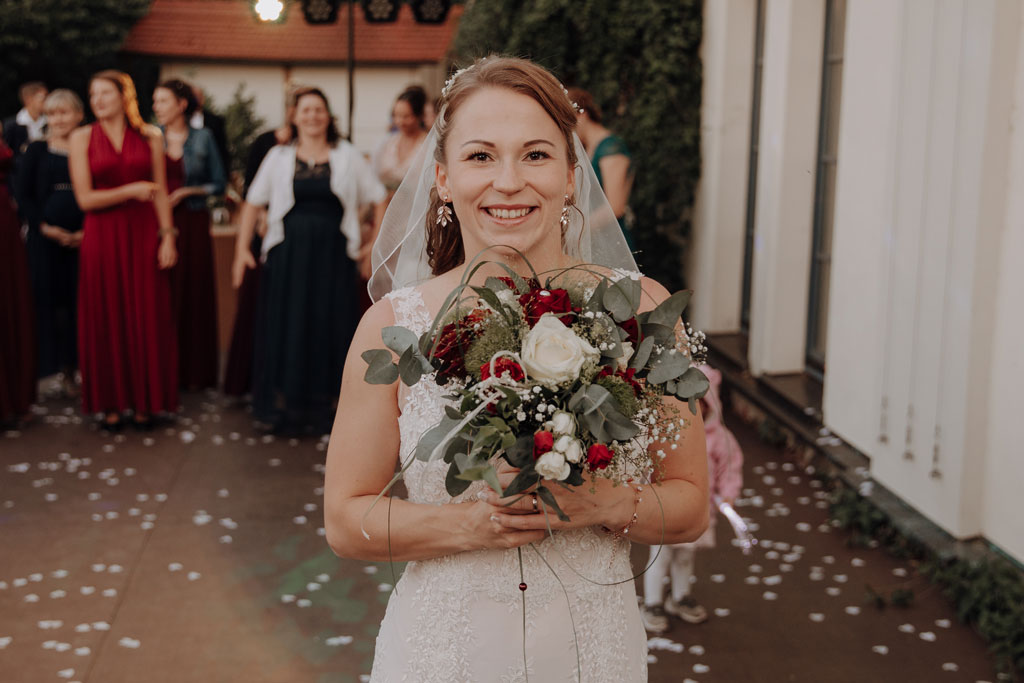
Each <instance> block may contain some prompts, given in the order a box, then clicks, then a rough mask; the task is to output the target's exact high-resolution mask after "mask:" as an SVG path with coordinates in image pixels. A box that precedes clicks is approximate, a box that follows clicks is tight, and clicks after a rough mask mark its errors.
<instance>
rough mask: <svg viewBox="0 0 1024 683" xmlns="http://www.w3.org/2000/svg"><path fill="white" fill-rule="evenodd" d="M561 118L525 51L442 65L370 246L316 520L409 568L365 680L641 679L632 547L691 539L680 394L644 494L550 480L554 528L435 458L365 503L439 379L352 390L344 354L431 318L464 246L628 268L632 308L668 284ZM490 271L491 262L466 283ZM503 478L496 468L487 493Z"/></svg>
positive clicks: (555, 263)
mask: <svg viewBox="0 0 1024 683" xmlns="http://www.w3.org/2000/svg"><path fill="white" fill-rule="evenodd" d="M575 125H576V107H575V105H574V104H573V103H571V102H570V101H569V99H568V97H567V96H566V94H565V91H564V89H563V88H562V86H561V84H560V83H559V82H558V81H557V80H556V79H555V78H554V77H553V76H552V75H551V74H550V73H549V72H547V71H546V70H545V69H543V68H542V67H539V66H537V65H535V64H533V63H531V62H528V61H525V60H520V59H511V58H495V57H491V58H485V59H483V60H480V61H478V62H476V63H475V64H474V65H473V66H471V67H469V68H468V69H464V70H462V71H460V72H458V73H457V74H456V75H455V76H454V77H453V78H452V79H451V80H450V81H449V83H448V85H446V87H445V90H444V91H443V94H442V102H441V111H440V115H439V116H438V119H437V122H436V124H435V126H434V129H433V130H432V131H431V133H430V135H429V136H428V138H427V140H426V142H425V143H424V145H423V148H422V149H421V150H420V153H419V156H418V158H417V159H416V160H414V162H413V166H412V168H411V170H410V172H409V174H408V175H407V176H406V179H405V181H404V182H403V184H402V187H401V188H400V189H399V190H398V193H397V194H396V197H395V200H394V201H393V202H392V204H391V206H390V207H389V209H388V214H387V216H386V217H385V219H384V224H383V226H382V229H381V233H380V237H379V238H378V241H377V243H376V245H375V247H374V254H373V255H374V259H373V265H374V276H373V278H372V279H371V282H370V290H371V295H372V296H373V297H374V299H375V300H376V303H375V304H374V305H373V307H372V308H371V309H370V310H369V311H368V312H367V313H366V315H365V316H364V317H363V319H362V322H361V323H360V325H359V329H358V331H357V332H356V334H355V338H354V340H353V342H352V346H351V349H350V351H349V356H348V360H347V363H346V365H345V372H344V377H343V380H342V385H341V396H340V399H339V405H338V413H337V417H336V419H335V424H334V430H333V434H332V438H331V441H330V447H329V449H328V455H327V474H326V487H325V498H326V499H325V518H326V520H325V525H326V529H327V539H328V542H329V543H330V545H331V548H332V549H333V550H334V552H336V553H337V554H338V555H340V556H343V557H348V558H354V559H362V560H369V561H387V560H394V561H396V562H406V561H407V562H409V564H408V565H407V566H406V569H405V572H404V574H403V576H402V578H401V579H400V580H399V582H398V585H397V586H396V587H395V590H394V592H393V593H392V595H391V599H390V601H389V603H388V607H387V613H386V615H385V617H384V621H383V623H382V624H381V628H380V633H379V635H378V638H377V646H376V654H375V658H374V665H373V673H372V676H371V681H374V682H376V683H386V682H390V681H415V682H416V683H430V682H432V681H437V682H438V683H441V682H443V683H452V682H465V683H469V682H474V683H475V682H480V681H502V682H511V681H526V680H534V681H538V682H547V681H585V682H587V683H599V682H602V681H607V682H608V683H612V682H614V683H622V682H625V681H646V680H647V648H646V635H645V633H644V630H643V627H642V626H641V623H640V618H639V610H638V607H637V601H636V594H635V589H634V584H633V581H632V580H631V577H632V575H633V571H632V568H631V567H630V559H629V548H630V541H635V542H640V543H646V544H658V543H679V542H684V541H692V540H694V539H696V538H697V537H698V536H700V534H701V532H702V531H703V530H704V528H705V526H706V524H707V510H708V502H707V472H706V456H705V450H704V433H703V425H702V423H701V420H700V417H699V416H696V417H693V416H691V415H690V413H689V411H688V410H687V408H686V406H685V405H682V404H678V403H676V404H675V407H676V408H677V409H678V415H679V416H680V417H682V418H688V419H683V420H681V421H682V423H683V425H682V428H681V437H682V438H681V439H679V440H678V441H676V442H674V444H663V443H654V444H651V445H650V446H649V447H650V448H651V449H656V450H659V451H663V452H664V454H665V456H664V459H663V460H662V462H663V464H664V468H663V473H662V476H661V478H660V480H659V481H658V482H657V483H656V484H654V486H653V487H652V488H653V489H654V490H653V492H652V491H651V488H647V487H643V492H642V494H641V493H640V492H638V489H637V488H636V487H633V486H623V485H617V486H616V485H613V484H612V483H611V482H610V481H608V480H606V479H598V480H596V481H595V482H594V485H593V486H588V485H584V486H580V487H578V488H572V489H567V488H562V487H552V488H553V491H554V494H555V496H556V497H557V499H558V503H559V505H560V506H561V508H562V509H563V510H564V511H565V513H566V514H567V515H568V516H569V518H570V519H571V521H569V522H560V521H558V519H557V518H556V517H554V516H553V515H545V514H543V513H542V511H538V509H537V505H536V502H535V500H536V498H535V497H531V496H525V497H517V498H515V499H513V498H510V499H502V498H499V497H498V496H497V495H496V494H495V493H494V492H493V491H491V490H490V489H487V488H485V487H484V486H483V485H482V482H476V483H474V484H473V486H471V487H470V488H469V489H468V490H467V491H466V492H465V493H463V494H461V495H459V496H457V497H455V498H452V497H450V496H449V495H448V494H447V493H446V491H445V484H444V479H445V473H446V470H447V464H446V463H444V462H429V463H426V462H420V461H415V462H413V463H412V465H411V466H410V467H409V469H408V470H407V471H406V473H405V485H406V488H407V490H408V499H407V500H399V499H393V498H386V499H383V500H381V501H380V502H379V503H378V504H376V505H374V504H373V502H374V499H375V497H376V496H377V494H378V493H380V491H381V490H383V489H384V488H385V487H386V486H387V484H388V482H389V481H390V480H391V478H392V476H393V475H394V473H395V469H396V467H397V466H398V465H399V463H400V462H401V463H405V462H407V461H408V459H409V458H411V457H413V453H414V449H415V446H416V442H417V441H418V439H419V437H420V435H421V434H423V433H424V432H425V431H426V430H428V429H430V428H431V427H432V426H434V425H435V424H436V423H437V422H438V421H439V420H440V419H441V417H442V415H443V413H444V405H445V399H444V393H445V390H444V389H443V388H442V387H439V386H438V385H437V384H436V383H434V382H432V381H422V382H420V383H419V384H417V385H415V386H413V387H412V388H406V387H404V386H402V387H401V388H400V383H395V384H392V385H370V384H367V383H365V382H364V381H363V374H364V372H365V369H366V363H365V362H364V361H363V360H362V359H361V357H360V354H362V352H363V351H366V350H368V349H374V348H379V347H380V346H381V331H382V330H383V328H385V327H388V326H391V325H402V326H405V327H408V328H410V329H412V330H413V331H414V332H416V333H417V334H420V333H422V332H424V331H425V330H426V329H428V327H429V325H430V324H431V322H432V320H433V318H434V316H435V315H436V314H437V312H438V311H439V309H440V308H441V306H442V304H443V301H444V299H445V297H446V296H447V295H448V294H449V293H450V292H451V291H452V290H453V289H454V288H455V287H456V286H457V285H458V284H459V282H460V281H461V279H462V277H463V276H464V274H465V271H466V268H467V256H468V258H469V259H472V258H473V256H474V255H475V254H477V253H480V252H481V251H482V250H484V249H486V248H488V247H493V248H492V249H490V250H489V251H488V252H487V254H488V256H487V258H491V259H495V258H500V259H501V260H502V261H503V262H504V263H506V264H507V265H509V266H511V267H512V268H514V269H517V270H518V271H519V272H528V271H527V270H526V266H525V264H524V263H523V262H522V260H521V258H520V257H519V256H518V255H517V254H516V251H514V250H513V249H512V248H513V247H514V249H515V250H518V251H519V252H521V253H522V254H525V256H526V258H527V259H528V260H529V261H530V263H532V264H533V266H534V267H535V268H536V270H537V271H538V272H542V271H549V270H554V269H558V268H562V267H565V266H567V265H572V264H574V263H581V262H586V263H594V264H599V265H600V266H602V267H604V268H606V269H607V271H606V272H608V273H609V274H610V275H611V276H612V277H633V278H639V279H640V282H641V284H642V287H643V291H644V294H645V301H646V303H645V306H644V307H643V309H642V310H649V309H651V308H654V307H655V306H656V305H657V304H658V303H660V302H661V301H663V300H664V299H665V298H666V297H667V296H668V292H667V291H666V290H665V288H664V287H662V286H661V285H659V284H658V283H657V282H654V281H653V280H650V279H649V278H643V277H641V276H640V275H639V274H638V273H636V272H635V268H636V266H635V264H634V262H633V259H632V256H631V255H630V253H629V250H628V248H627V247H626V244H625V241H624V239H623V238H622V233H621V231H620V230H619V227H618V224H617V223H616V222H615V219H614V215H613V214H612V213H611V210H610V208H609V207H608V205H607V201H606V200H605V199H604V196H603V195H602V194H601V193H600V188H599V186H598V185H597V182H596V178H594V177H593V172H592V171H591V170H590V165H589V164H588V163H586V157H585V156H583V152H582V149H583V148H582V147H581V146H580V143H579V139H578V137H577V136H576V135H575V134H574V127H575ZM446 208H447V209H450V210H451V211H450V212H449V211H447V210H446ZM449 216H450V219H449ZM565 217H568V218H569V220H568V221H566V220H564V218H565ZM502 274H504V272H503V271H502V270H500V267H498V266H493V265H488V266H485V267H484V268H482V269H481V270H480V271H478V272H477V273H476V274H475V275H474V277H473V280H472V282H474V283H478V284H483V281H484V279H485V278H486V277H487V276H489V275H502ZM477 281H479V282H477ZM382 297H383V298H382ZM672 400H673V399H666V401H672ZM502 462H503V461H502ZM515 473H516V471H515V470H513V469H511V468H509V467H508V466H507V465H504V466H503V467H501V468H499V480H500V481H501V483H502V485H503V486H507V485H508V484H509V483H510V482H511V480H512V478H513V477H514V476H515ZM651 493H653V494H656V495H651ZM513 501H514V502H513ZM364 517H365V519H364ZM549 524H550V526H551V528H552V529H554V532H553V535H552V536H549V534H548V532H547V525H549ZM364 530H365V532H366V533H365V534H364V533H363V531H364ZM627 538H628V540H626V539H627ZM517 548H521V552H522V555H521V557H522V565H520V562H519V557H520V555H519V553H518V552H517V551H516V550H515V549H517ZM520 567H522V572H523V575H522V577H521V576H520ZM521 583H522V584H525V585H526V588H525V590H524V592H522V593H521V592H520V589H521ZM524 597H525V607H524V600H523V598H524Z"/></svg>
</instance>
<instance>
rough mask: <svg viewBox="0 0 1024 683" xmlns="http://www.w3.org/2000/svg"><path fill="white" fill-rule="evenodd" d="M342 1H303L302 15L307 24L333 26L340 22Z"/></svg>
mask: <svg viewBox="0 0 1024 683" xmlns="http://www.w3.org/2000/svg"><path fill="white" fill-rule="evenodd" d="M339 4H341V0H302V15H303V16H304V17H306V23H307V24H333V23H334V22H336V21H337V20H338V5H339Z"/></svg>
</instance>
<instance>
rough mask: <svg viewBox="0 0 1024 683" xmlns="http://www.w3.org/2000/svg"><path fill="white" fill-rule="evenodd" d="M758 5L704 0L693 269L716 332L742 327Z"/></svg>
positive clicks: (705, 316)
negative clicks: (744, 239) (699, 142)
mask: <svg viewBox="0 0 1024 683" xmlns="http://www.w3.org/2000/svg"><path fill="white" fill-rule="evenodd" d="M756 10H757V3H756V2H752V1H751V0H709V1H706V2H705V3H704V37H703V41H702V43H701V63H702V64H703V67H704V72H703V79H704V81H703V92H702V95H701V113H700V119H701V179H700V184H699V185H698V187H697V197H696V201H695V203H694V219H693V226H694V227H693V247H692V249H690V250H689V251H688V253H687V257H688V263H687V269H686V273H687V280H688V283H689V285H690V286H691V287H692V288H693V289H694V295H693V303H692V304H691V309H690V312H691V315H692V316H693V323H694V325H695V326H696V327H698V328H699V329H702V330H704V331H705V332H708V333H712V332H737V331H739V329H740V307H741V300H742V296H743V293H742V286H743V249H744V244H743V237H744V230H745V227H746V226H745V219H746V205H745V203H744V201H743V197H745V196H746V191H747V189H746V188H747V175H748V173H747V171H748V168H747V165H748V163H749V157H750V116H751V102H752V99H753V75H754V32H755V29H756V26H755V23H756V20H757V16H756V15H757V11H756Z"/></svg>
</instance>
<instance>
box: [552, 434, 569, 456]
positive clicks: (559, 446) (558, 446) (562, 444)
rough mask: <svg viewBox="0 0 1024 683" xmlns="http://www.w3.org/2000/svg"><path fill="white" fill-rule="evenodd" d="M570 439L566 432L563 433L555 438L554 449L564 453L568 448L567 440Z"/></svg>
mask: <svg viewBox="0 0 1024 683" xmlns="http://www.w3.org/2000/svg"><path fill="white" fill-rule="evenodd" d="M571 441H572V437H571V436H569V435H568V434H564V435H562V436H560V437H558V438H557V439H555V445H554V450H556V451H558V452H559V453H565V451H566V449H567V448H569V442H571Z"/></svg>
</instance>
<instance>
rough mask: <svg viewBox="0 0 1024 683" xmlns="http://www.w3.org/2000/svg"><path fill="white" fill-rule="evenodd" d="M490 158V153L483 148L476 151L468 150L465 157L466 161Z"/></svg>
mask: <svg viewBox="0 0 1024 683" xmlns="http://www.w3.org/2000/svg"><path fill="white" fill-rule="evenodd" d="M490 158H491V155H490V154H488V153H487V152H484V151H483V150H480V151H477V152H470V154H469V156H467V157H466V161H487V160H489V159H490Z"/></svg>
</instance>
